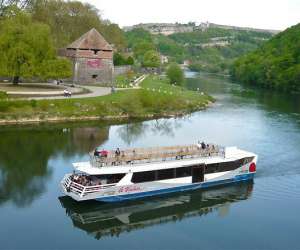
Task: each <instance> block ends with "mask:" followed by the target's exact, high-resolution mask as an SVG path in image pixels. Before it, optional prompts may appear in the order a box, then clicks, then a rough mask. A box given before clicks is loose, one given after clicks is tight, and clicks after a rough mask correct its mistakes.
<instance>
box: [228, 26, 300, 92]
mask: <svg viewBox="0 0 300 250" xmlns="http://www.w3.org/2000/svg"><path fill="white" fill-rule="evenodd" d="M231 75H232V78H233V79H234V80H237V81H240V82H244V83H247V84H250V85H257V86H262V87H265V88H271V89H278V90H283V91H300V23H299V24H297V25H295V26H293V27H291V28H288V29H287V30H285V31H283V32H281V33H279V34H278V35H276V36H275V37H273V38H272V39H271V40H269V41H268V42H266V43H265V44H264V45H263V46H261V47H260V48H259V49H257V50H255V51H254V52H252V53H249V54H247V55H245V56H243V57H241V58H239V59H238V60H237V61H236V62H235V63H234V65H233V67H232V72H231Z"/></svg>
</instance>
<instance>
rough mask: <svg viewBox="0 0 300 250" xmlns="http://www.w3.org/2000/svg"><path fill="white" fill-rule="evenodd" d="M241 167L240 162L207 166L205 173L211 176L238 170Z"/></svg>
mask: <svg viewBox="0 0 300 250" xmlns="http://www.w3.org/2000/svg"><path fill="white" fill-rule="evenodd" d="M241 165H242V163H241V160H237V161H229V162H220V163H214V164H208V165H206V170H205V173H206V174H212V173H219V172H225V171H232V170H235V169H237V168H239V167H240V166H241Z"/></svg>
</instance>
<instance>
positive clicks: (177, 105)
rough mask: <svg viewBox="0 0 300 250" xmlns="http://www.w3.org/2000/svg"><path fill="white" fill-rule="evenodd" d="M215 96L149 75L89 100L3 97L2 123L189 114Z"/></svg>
mask: <svg viewBox="0 0 300 250" xmlns="http://www.w3.org/2000/svg"><path fill="white" fill-rule="evenodd" d="M213 101H214V99H213V98H212V97H210V96H208V95H206V94H204V93H199V92H196V91H191V90H187V89H186V88H184V87H181V86H174V85H171V84H169V81H168V80H167V79H166V78H161V77H159V76H148V77H147V78H146V79H145V80H144V81H143V82H142V83H141V88H140V89H130V90H122V91H118V92H116V93H113V94H111V95H107V96H101V97H93V98H86V99H61V100H9V99H7V98H5V96H4V97H2V99H1V100H0V122H1V123H3V124H5V123H24V122H37V121H68V120H89V119H105V120H118V119H129V118H151V117H164V116H176V115H183V114H187V113H190V112H193V111H196V110H200V109H203V108H205V107H206V106H207V105H208V104H210V103H211V102H213Z"/></svg>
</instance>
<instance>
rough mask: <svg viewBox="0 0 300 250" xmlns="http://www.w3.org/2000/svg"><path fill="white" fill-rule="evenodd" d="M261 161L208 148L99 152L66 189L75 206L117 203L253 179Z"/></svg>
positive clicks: (68, 178) (67, 179)
mask: <svg viewBox="0 0 300 250" xmlns="http://www.w3.org/2000/svg"><path fill="white" fill-rule="evenodd" d="M256 162H257V155H256V154H254V153H251V152H248V151H244V150H241V149H238V148H237V147H221V146H218V145H214V144H204V143H201V144H193V145H184V146H173V147H156V148H135V149H126V150H122V151H121V150H119V149H117V150H116V151H113V150H111V151H109V150H103V151H102V152H97V151H95V152H94V153H91V154H90V160H89V161H87V162H78V163H73V166H74V171H73V173H70V174H66V175H65V176H64V178H63V179H62V181H61V187H62V190H63V192H64V194H66V195H67V196H70V197H71V198H73V199H74V200H76V201H85V200H97V201H103V202H118V201H124V200H131V199H137V198H143V197H148V196H155V195H163V194H168V193H174V192H182V191H187V190H194V189H203V188H209V187H213V186H218V185H224V184H230V183H234V182H241V181H247V180H251V179H253V177H254V175H255V173H256Z"/></svg>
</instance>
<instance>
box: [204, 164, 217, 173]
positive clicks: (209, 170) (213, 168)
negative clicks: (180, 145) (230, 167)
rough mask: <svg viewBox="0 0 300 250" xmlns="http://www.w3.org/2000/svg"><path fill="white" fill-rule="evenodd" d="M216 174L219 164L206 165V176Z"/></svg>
mask: <svg viewBox="0 0 300 250" xmlns="http://www.w3.org/2000/svg"><path fill="white" fill-rule="evenodd" d="M217 172H219V164H218V163H214V164H208V165H206V169H205V173H206V174H212V173H217Z"/></svg>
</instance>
